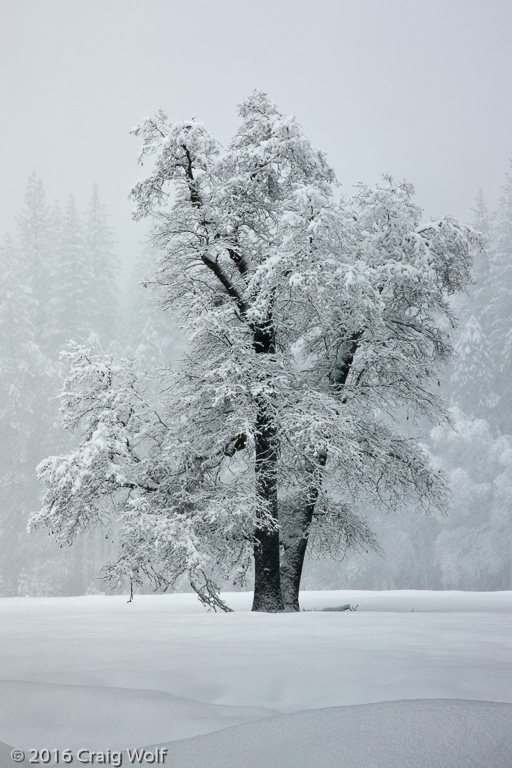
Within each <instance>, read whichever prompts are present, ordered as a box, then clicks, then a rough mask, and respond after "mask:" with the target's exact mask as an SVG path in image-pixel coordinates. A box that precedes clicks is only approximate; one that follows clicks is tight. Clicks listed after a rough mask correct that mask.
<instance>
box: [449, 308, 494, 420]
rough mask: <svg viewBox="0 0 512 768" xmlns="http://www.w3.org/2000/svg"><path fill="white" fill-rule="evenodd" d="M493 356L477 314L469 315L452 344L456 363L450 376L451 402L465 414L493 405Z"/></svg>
mask: <svg viewBox="0 0 512 768" xmlns="http://www.w3.org/2000/svg"><path fill="white" fill-rule="evenodd" d="M495 381H496V371H495V360H494V358H493V355H492V353H491V350H490V345H489V342H488V340H487V339H486V338H485V336H484V333H483V331H482V327H481V325H480V323H479V322H478V320H477V319H476V317H475V316H474V315H471V317H470V318H469V319H468V320H467V322H466V323H465V324H464V326H463V327H462V329H461V332H460V333H459V337H458V340H457V343H456V345H455V364H454V367H453V373H452V376H451V380H450V384H451V397H452V403H453V404H455V405H458V406H459V407H460V408H462V409H463V410H464V411H465V413H467V414H468V415H473V416H476V417H479V418H482V417H485V416H488V414H489V409H493V408H495V407H496V405H497V403H498V396H497V395H496V394H495V392H494V387H495Z"/></svg>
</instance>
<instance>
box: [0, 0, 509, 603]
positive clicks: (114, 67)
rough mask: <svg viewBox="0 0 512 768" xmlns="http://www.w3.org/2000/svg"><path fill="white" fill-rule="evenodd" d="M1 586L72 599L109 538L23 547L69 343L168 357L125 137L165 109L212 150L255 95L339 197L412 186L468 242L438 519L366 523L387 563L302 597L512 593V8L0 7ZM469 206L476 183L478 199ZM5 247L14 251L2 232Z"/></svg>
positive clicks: (171, 353)
mask: <svg viewBox="0 0 512 768" xmlns="http://www.w3.org/2000/svg"><path fill="white" fill-rule="evenodd" d="M0 10H1V13H2V23H1V25H0V57H1V63H2V72H3V78H2V82H1V84H0V88H1V96H2V107H3V116H4V119H3V121H2V141H1V142H0V167H1V169H2V173H1V175H0V223H1V235H2V244H1V252H0V264H1V269H2V282H1V288H0V317H1V323H2V336H1V340H0V370H1V379H0V423H1V433H0V534H1V541H2V548H1V551H0V594H2V595H4V596H6V595H24V594H30V595H61V594H83V593H85V592H95V591H100V590H105V591H108V586H106V585H105V584H104V583H103V582H101V581H99V580H98V579H97V573H98V570H99V568H100V567H101V565H102V564H103V563H104V562H105V561H106V560H107V559H108V558H109V557H110V555H111V552H112V550H113V549H114V550H115V536H114V537H113V538H114V541H113V540H112V537H111V536H110V534H107V532H106V531H103V530H99V531H98V532H97V533H96V534H94V535H89V536H87V537H83V538H82V539H81V540H79V542H78V543H77V544H75V545H74V546H73V547H72V548H71V549H65V550H60V549H59V548H58V547H57V546H56V545H55V543H54V542H53V541H52V539H51V535H50V536H48V535H47V534H46V533H44V532H35V533H31V534H30V535H29V534H28V533H27V532H26V523H27V519H28V516H29V514H30V513H31V512H32V511H34V509H37V508H38V505H39V501H40V496H41V491H42V489H41V487H40V485H39V483H38V482H37V479H36V477H35V466H36V465H37V463H38V462H39V461H41V460H42V459H43V458H45V457H46V456H48V455H50V454H52V453H61V452H66V451H69V450H71V449H72V446H73V444H74V443H73V440H74V439H75V438H73V436H72V435H70V434H68V433H65V432H64V431H63V430H62V428H61V426H60V424H59V417H58V399H57V395H58V393H59V391H60V389H61V386H62V380H63V377H64V376H65V363H63V362H62V361H60V359H59V352H60V350H61V349H62V347H63V346H64V345H65V343H66V342H67V340H69V339H74V340H75V341H78V342H89V343H93V344H94V345H95V346H96V348H97V349H99V350H100V351H104V352H111V353H112V354H115V355H133V356H135V357H136V358H137V360H138V363H139V365H140V366H141V368H148V369H151V368H155V367H158V366H159V365H164V364H168V363H169V362H172V360H173V359H175V358H176V357H177V356H178V355H179V354H180V353H181V351H182V350H183V345H184V340H183V339H181V338H180V337H179V335H178V333H177V331H176V329H175V327H174V326H173V323H172V319H171V317H170V316H169V315H167V314H166V313H163V312H162V311H161V310H160V309H159V308H158V307H156V306H154V297H153V296H152V295H151V292H150V291H149V290H148V289H144V288H143V287H142V286H141V282H142V281H143V279H144V277H146V276H149V275H150V274H151V270H152V265H153V264H154V260H155V258H156V256H155V254H154V253H152V252H151V250H150V249H149V248H148V246H147V245H146V243H145V241H146V238H147V233H146V231H145V228H144V226H143V225H141V224H135V223H134V222H133V221H132V220H131V210H132V208H133V203H131V202H130V201H129V200H128V194H129V189H130V187H131V186H132V185H133V184H134V183H135V182H136V181H137V180H138V178H139V176H141V175H143V173H142V169H140V168H139V167H138V166H137V154H138V142H137V140H136V139H135V138H134V137H133V136H130V133H129V132H130V130H131V129H132V128H133V127H134V126H135V125H136V124H137V123H138V122H139V121H140V120H141V119H142V118H143V117H145V116H146V115H151V114H153V113H155V112H156V111H157V110H158V109H160V108H161V109H163V110H164V111H165V112H166V113H167V114H168V115H169V118H170V119H171V120H181V119H186V118H189V117H191V116H194V115H197V116H198V117H199V118H200V119H202V120H204V122H205V123H206V124H207V125H208V126H209V128H210V129H211V130H212V131H213V132H214V133H215V134H216V135H217V137H218V138H219V139H220V140H221V141H222V142H225V141H227V140H228V139H229V137H230V135H231V134H232V133H233V131H234V128H235V125H236V104H237V103H238V102H239V101H240V100H241V99H243V98H244V97H246V96H247V95H248V94H249V93H250V92H251V91H252V90H253V89H254V88H260V89H262V90H265V91H267V92H268V93H269V95H270V97H271V98H272V99H273V100H274V101H275V102H276V103H277V104H278V106H279V108H280V109H281V110H282V111H284V112H286V113H293V114H295V115H296V116H297V118H298V120H299V122H300V123H301V124H302V126H303V128H304V130H305V132H306V134H307V135H308V136H309V137H310V139H311V141H312V143H313V144H314V145H315V146H317V147H318V148H320V149H321V150H322V151H324V152H325V153H326V154H327V159H328V161H329V163H330V165H331V166H332V167H333V168H334V169H335V171H336V174H337V176H338V179H339V180H340V182H341V183H342V188H343V190H344V191H345V192H346V193H347V194H350V193H351V192H352V190H353V185H354V184H355V183H356V182H357V181H358V180H362V181H364V182H365V183H368V184H372V183H375V182H377V181H378V180H379V179H380V177H381V175H382V174H383V173H392V174H393V175H394V176H395V177H396V178H398V179H401V178H405V179H407V180H408V181H411V182H412V183H413V184H414V186H415V189H416V202H417V203H418V204H419V205H420V206H421V207H422V208H423V209H424V217H425V219H429V218H436V217H440V216H444V215H453V216H456V217H458V218H459V219H460V220H461V221H464V222H469V223H472V224H473V225H474V226H475V227H476V228H477V229H478V230H479V231H481V232H482V234H483V239H484V245H485V250H484V251H483V252H482V253H480V254H477V258H476V263H475V279H476V284H475V286H474V287H473V289H472V290H471V291H470V292H469V293H468V295H467V296H465V297H463V298H459V299H458V300H457V305H456V307H455V309H456V313H457V315H458V316H459V319H460V323H459V328H458V331H457V332H456V335H455V338H454V339H453V342H454V346H455V349H456V352H457V358H456V360H455V362H454V364H453V366H452V367H451V368H450V370H447V371H445V372H444V374H443V376H442V378H441V379H440V386H441V387H442V391H443V394H444V396H445V398H446V399H447V400H448V401H449V402H450V403H451V405H452V418H453V427H454V428H451V427H449V426H447V425H441V426H438V427H435V428H434V430H433V431H430V430H431V426H425V435H424V442H425V443H426V444H427V445H428V446H429V450H430V451H431V453H432V456H433V460H434V461H435V462H437V463H438V464H439V465H440V466H442V467H443V468H444V469H445V470H446V472H447V473H448V475H449V478H450V482H451V486H452V493H453V504H452V509H451V511H450V514H449V515H448V516H447V517H444V516H441V515H439V516H436V515H433V516H431V517H428V518H426V517H425V516H424V515H422V514H421V512H419V511H417V510H413V509H410V510H404V512H403V513H402V514H400V515H393V516H391V515H387V516H382V515H380V514H379V510H368V516H369V519H370V521H371V523H372V526H373V528H374V530H375V532H376V533H377V535H378V537H379V539H380V543H381V546H382V548H383V550H384V557H379V556H377V555H375V554H370V555H368V554H358V555H350V554H349V555H348V556H347V557H346V559H345V560H343V561H342V562H330V561H326V560H325V559H322V560H321V561H315V560H312V561H310V562H309V563H308V566H307V571H306V573H305V575H304V579H303V587H304V588H308V587H309V588H312V587H316V588H320V587H326V588H349V587H350V588H384V589H387V588H431V589H442V588H452V589H510V588H512V566H511V562H512V557H511V556H512V545H511V499H512V436H511V435H512V405H511V400H512V398H511V395H510V381H511V376H512V335H511V331H510V317H511V312H512V180H511V179H510V178H508V177H507V172H508V170H509V157H510V156H511V154H512V141H511V139H510V136H511V132H510V126H511V116H512V115H511V112H512V107H511V104H510V99H509V93H510V73H511V72H512V46H511V45H510V37H511V32H512V7H511V6H510V4H509V3H508V2H506V1H505V0H503V1H502V0H495V1H494V2H493V1H491V2H486V3H483V2H474V1H473V0H464V1H462V0H461V1H458V0H452V1H451V2H437V1H435V2H431V3H429V4H428V5H424V4H421V3H419V2H418V3H415V2H411V1H410V0H390V1H388V2H384V1H382V2H377V0H368V1H367V2H365V3H359V2H356V0H353V1H346V2H344V1H339V2H334V1H333V2H327V1H326V0H319V1H318V2H315V3H313V2H304V0H301V1H300V2H299V1H297V0H295V1H294V2H289V1H288V0H284V1H281V2H279V3H278V4H272V3H270V2H267V0H263V1H262V2H259V3H258V4H257V5H255V6H254V7H249V5H247V6H242V5H241V4H240V3H236V2H231V0H229V1H224V0H218V1H217V2H215V3H211V2H204V1H203V0H200V1H199V2H196V3H194V4H193V6H192V5H190V6H189V5H186V4H184V3H177V2H174V1H173V0H106V1H105V0H74V2H73V3H70V2H67V1H66V0H41V2H35V0H34V1H32V2H29V0H0ZM480 190H481V191H480ZM4 234H5V237H4Z"/></svg>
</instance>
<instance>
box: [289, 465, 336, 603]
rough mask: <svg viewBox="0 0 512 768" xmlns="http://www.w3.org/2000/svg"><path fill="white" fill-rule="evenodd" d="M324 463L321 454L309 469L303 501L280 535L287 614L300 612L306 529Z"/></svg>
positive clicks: (313, 506)
mask: <svg viewBox="0 0 512 768" xmlns="http://www.w3.org/2000/svg"><path fill="white" fill-rule="evenodd" d="M326 461H327V454H326V453H324V454H322V455H321V456H319V457H318V459H317V465H316V467H315V468H313V467H312V468H311V470H310V471H311V485H310V487H309V489H308V491H307V493H306V497H305V499H303V500H302V501H301V502H299V503H298V504H297V506H296V507H295V508H294V509H293V510H292V512H291V515H290V518H289V520H287V521H286V525H285V526H284V527H283V530H282V534H281V546H282V552H281V593H282V596H283V604H284V609H285V610H286V611H300V605H299V588H300V581H301V578H302V569H303V567H304V558H305V556H306V550H307V546H308V537H309V530H310V528H311V523H312V521H313V515H314V513H315V506H316V502H317V501H318V494H319V489H320V483H321V476H322V473H323V468H324V467H325V464H326Z"/></svg>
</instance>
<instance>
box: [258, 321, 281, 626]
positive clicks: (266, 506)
mask: <svg viewBox="0 0 512 768" xmlns="http://www.w3.org/2000/svg"><path fill="white" fill-rule="evenodd" d="M253 339H254V341H253V345H254V350H255V352H256V354H273V353H274V352H275V336H274V327H273V324H272V320H271V318H269V319H268V320H267V321H266V322H264V323H262V324H261V325H258V326H256V327H254V328H253ZM256 403H257V408H258V410H257V416H256V438H255V453H256V460H255V472H256V493H257V496H258V501H259V503H260V506H261V513H260V519H261V525H257V526H256V530H255V532H254V599H253V604H252V610H253V611H268V612H277V611H282V610H283V599H282V597H281V573H280V567H279V555H280V552H279V528H278V507H277V460H278V445H279V436H278V433H277V427H276V424H275V421H274V414H273V411H272V406H271V402H269V398H268V396H267V398H265V397H263V396H261V395H260V396H259V397H257V398H256Z"/></svg>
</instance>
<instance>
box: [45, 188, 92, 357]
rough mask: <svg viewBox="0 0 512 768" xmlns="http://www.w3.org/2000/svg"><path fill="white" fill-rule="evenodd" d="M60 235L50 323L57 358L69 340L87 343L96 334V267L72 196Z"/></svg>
mask: <svg viewBox="0 0 512 768" xmlns="http://www.w3.org/2000/svg"><path fill="white" fill-rule="evenodd" d="M56 212H58V209H57V210H56ZM57 232H58V235H59V237H58V240H57V242H56V243H55V258H54V277H53V280H52V286H51V291H50V297H51V299H50V304H51V309H52V312H51V319H50V322H49V336H50V340H51V343H50V349H51V355H52V357H53V358H57V357H58V353H59V351H60V349H62V347H63V346H64V344H66V342H67V341H69V339H83V340H84V341H85V340H87V338H88V336H89V334H90V333H91V331H92V330H93V327H92V322H91V314H92V312H91V304H90V292H91V286H92V284H93V273H92V265H91V263H90V262H89V261H88V258H87V251H86V245H85V235H84V228H83V223H82V219H81V216H80V214H79V212H78V210H77V207H76V203H75V199H74V197H73V196H72V195H70V196H69V198H68V200H67V203H66V206H65V209H64V212H63V216H62V223H61V227H59V229H58V230H57Z"/></svg>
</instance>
